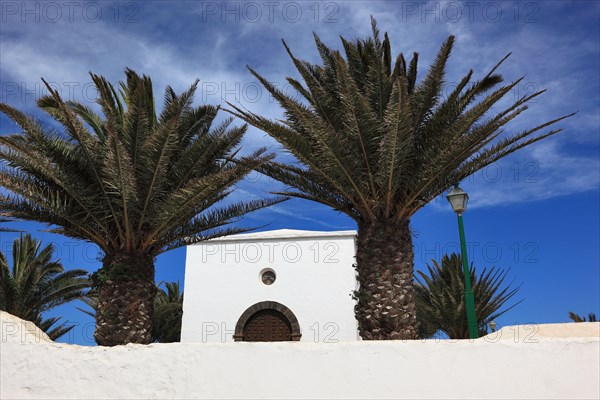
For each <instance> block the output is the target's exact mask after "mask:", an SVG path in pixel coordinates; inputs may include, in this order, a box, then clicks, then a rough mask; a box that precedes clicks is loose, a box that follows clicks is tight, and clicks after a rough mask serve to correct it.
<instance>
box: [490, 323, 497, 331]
mask: <svg viewBox="0 0 600 400" xmlns="http://www.w3.org/2000/svg"><path fill="white" fill-rule="evenodd" d="M490 329H491V330H492V333H494V332H496V322H495V321H490Z"/></svg>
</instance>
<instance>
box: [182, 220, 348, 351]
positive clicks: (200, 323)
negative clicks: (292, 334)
mask: <svg viewBox="0 0 600 400" xmlns="http://www.w3.org/2000/svg"><path fill="white" fill-rule="evenodd" d="M355 235H356V232H355V231H338V232H313V231H297V230H277V231H268V232H259V233H250V234H242V235H235V236H229V237H225V238H221V239H216V240H211V241H207V242H202V243H199V244H196V245H193V246H188V247H187V252H186V265H185V297H184V303H183V322H182V332H181V341H182V342H202V343H206V342H226V341H233V338H232V336H233V333H234V330H235V326H236V324H237V322H238V319H239V318H240V316H241V315H242V313H243V312H244V311H246V309H247V308H248V307H250V306H252V305H254V304H256V303H258V302H261V301H276V302H278V303H281V304H283V305H285V306H286V307H288V308H289V309H290V310H291V311H292V312H293V313H294V314H295V316H296V318H297V319H298V322H299V324H300V328H301V333H302V337H301V339H300V340H301V341H306V342H311V341H312V342H335V341H338V340H357V338H358V333H357V324H356V319H355V317H354V304H355V303H354V301H353V300H352V298H351V293H352V291H353V290H354V289H355V288H356V279H355V270H354V268H353V264H354V262H355V259H354V254H355V247H354V237H355ZM266 268H270V269H273V270H274V271H275V273H276V275H277V279H276V280H275V282H274V283H273V284H272V285H265V284H263V283H262V281H261V279H260V273H261V271H262V270H264V269H266Z"/></svg>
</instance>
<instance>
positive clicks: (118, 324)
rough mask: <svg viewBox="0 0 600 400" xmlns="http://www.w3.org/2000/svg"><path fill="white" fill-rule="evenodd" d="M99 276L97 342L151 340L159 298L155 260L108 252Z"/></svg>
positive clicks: (141, 341)
mask: <svg viewBox="0 0 600 400" xmlns="http://www.w3.org/2000/svg"><path fill="white" fill-rule="evenodd" d="M100 276H101V279H100V281H101V282H100V283H99V287H98V308H97V310H96V332H95V333H94V338H95V339H96V342H97V343H98V344H99V345H101V346H116V345H121V344H127V343H142V344H146V343H150V340H151V334H152V314H153V312H154V300H155V297H156V285H155V283H154V259H153V258H151V257H131V256H128V255H120V254H117V255H107V256H106V257H104V260H103V267H102V274H101V275H100Z"/></svg>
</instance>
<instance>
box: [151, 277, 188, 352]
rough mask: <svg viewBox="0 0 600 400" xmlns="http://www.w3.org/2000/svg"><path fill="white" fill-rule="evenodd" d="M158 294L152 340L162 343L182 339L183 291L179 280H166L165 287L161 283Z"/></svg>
mask: <svg viewBox="0 0 600 400" xmlns="http://www.w3.org/2000/svg"><path fill="white" fill-rule="evenodd" d="M158 286H159V290H158V293H157V295H156V303H155V306H154V307H155V309H154V322H153V325H152V341H153V342H161V343H170V342H179V341H180V340H181V320H182V316H183V292H181V291H180V289H179V282H166V283H165V288H166V290H165V289H161V288H160V285H158Z"/></svg>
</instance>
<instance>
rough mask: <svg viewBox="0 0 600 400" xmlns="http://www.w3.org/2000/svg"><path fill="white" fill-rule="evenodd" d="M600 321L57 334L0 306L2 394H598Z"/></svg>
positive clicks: (60, 396)
mask: <svg viewBox="0 0 600 400" xmlns="http://www.w3.org/2000/svg"><path fill="white" fill-rule="evenodd" d="M599 397H600V323H598V322H596V323H591V322H590V323H570V324H549V325H529V326H513V327H505V328H503V329H502V330H500V331H499V332H496V333H495V334H493V335H489V336H486V337H483V338H480V339H477V340H475V341H469V340H459V341H435V340H430V341H420V340H414V341H406V342H402V341H380V342H367V341H351V342H339V343H303V342H279V343H248V342H238V343H172V344H153V345H148V346H142V345H127V346H116V347H112V348H108V347H91V346H90V347H85V346H75V345H68V344H58V343H52V342H51V341H49V339H48V338H47V337H46V336H45V335H44V334H43V333H42V332H41V331H39V329H37V328H36V327H35V326H33V325H32V324H31V323H27V322H25V321H22V320H20V319H18V318H16V317H14V316H11V315H10V314H7V313H4V312H1V311H0V399H61V400H62V399H83V400H86V399H203V398H208V399H219V398H220V399H222V398H225V399H240V398H241V399H243V398H252V399H255V398H274V399H283V398H289V399H305V398H336V399H339V398H348V399H370V398H382V399H383V398H385V399H405V398H406V399H450V398H460V399H481V398H484V399H509V398H514V399H598V398H599Z"/></svg>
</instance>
